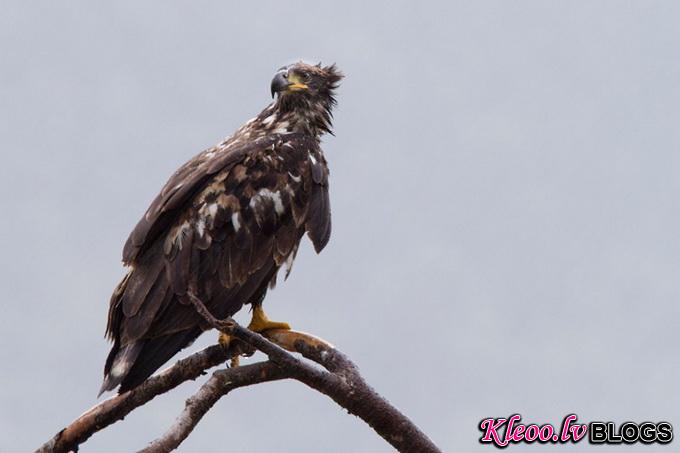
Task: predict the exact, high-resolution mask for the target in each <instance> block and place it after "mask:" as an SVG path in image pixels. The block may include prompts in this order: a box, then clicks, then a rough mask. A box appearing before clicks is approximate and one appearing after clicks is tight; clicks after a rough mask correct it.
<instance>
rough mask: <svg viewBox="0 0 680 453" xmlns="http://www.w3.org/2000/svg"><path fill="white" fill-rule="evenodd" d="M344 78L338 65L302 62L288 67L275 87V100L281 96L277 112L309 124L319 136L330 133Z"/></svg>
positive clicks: (276, 79)
mask: <svg viewBox="0 0 680 453" xmlns="http://www.w3.org/2000/svg"><path fill="white" fill-rule="evenodd" d="M342 77H343V75H342V73H341V72H340V71H339V70H338V69H337V68H336V66H335V65H334V64H333V65H330V66H321V64H318V65H310V64H307V63H303V62H298V63H294V64H291V65H289V66H284V67H283V68H281V69H279V70H278V71H277V73H276V74H275V75H274V79H273V80H272V83H271V92H272V97H273V96H276V95H278V99H277V100H276V104H275V108H276V109H277V110H279V111H280V112H281V113H291V114H292V115H294V116H296V117H299V118H298V119H300V120H305V121H307V122H309V123H310V124H309V126H310V127H311V129H313V130H315V131H316V132H330V127H331V118H332V114H331V109H332V108H333V106H334V105H335V93H334V92H335V89H336V88H337V87H338V82H340V80H341V79H342Z"/></svg>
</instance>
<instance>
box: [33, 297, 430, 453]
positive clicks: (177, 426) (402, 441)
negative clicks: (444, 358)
mask: <svg viewBox="0 0 680 453" xmlns="http://www.w3.org/2000/svg"><path fill="white" fill-rule="evenodd" d="M191 300H192V303H193V304H194V306H195V307H196V310H197V311H198V312H199V313H200V314H201V316H203V317H204V318H205V319H206V320H207V321H208V322H209V323H210V325H211V326H212V327H214V328H216V329H218V330H220V331H222V332H224V333H226V334H228V335H230V336H232V337H233V338H236V339H238V340H241V341H240V342H238V341H235V342H232V343H231V344H230V346H229V348H223V347H221V346H211V347H209V348H206V349H204V350H202V351H199V352H197V353H195V354H193V355H191V356H189V357H188V358H186V359H183V360H180V361H179V362H177V363H176V364H175V365H173V366H172V367H170V368H168V369H167V370H165V371H163V372H161V373H160V374H158V375H157V376H153V377H151V378H149V379H147V381H145V382H144V383H143V384H141V385H140V386H139V387H137V388H135V389H133V390H131V391H129V392H126V393H123V394H122V395H118V396H115V397H113V398H110V399H108V400H106V401H103V402H102V403H100V404H98V405H96V406H94V407H93V408H92V409H90V410H88V411H87V412H86V413H84V414H83V415H81V416H80V417H78V418H77V419H76V420H75V421H74V422H72V423H71V424H70V425H69V426H67V427H66V428H64V429H63V430H62V431H60V432H59V433H57V435H55V436H54V437H53V438H52V439H50V441H48V442H47V443H45V444H44V445H43V446H42V447H40V448H39V449H38V450H37V451H38V452H67V451H72V450H75V449H77V447H78V445H80V444H81V443H83V442H85V441H86V440H87V439H88V438H89V437H90V436H91V435H92V434H94V433H95V432H97V431H100V430H102V429H104V428H105V427H106V426H108V425H110V424H112V423H115V422H116V421H118V420H121V419H122V418H123V417H124V416H125V415H127V414H128V413H129V412H130V411H132V410H134V409H135V408H136V407H139V406H141V405H143V404H145V403H147V402H148V401H150V400H151V399H153V398H154V397H155V396H156V395H159V394H162V393H165V392H167V391H169V390H171V389H172V388H174V387H176V386H177V385H179V384H181V383H182V382H184V381H186V380H191V379H196V378H197V377H198V376H200V375H201V374H204V373H205V370H207V369H209V368H211V367H213V366H216V365H218V364H220V363H222V362H224V361H226V360H227V359H229V358H231V357H235V356H237V355H238V354H240V353H242V352H244V350H245V349H247V346H246V345H249V346H251V347H253V348H255V349H257V350H260V351H261V352H263V353H264V354H266V355H267V356H268V358H269V360H267V361H264V362H259V363H255V364H252V365H245V366H239V367H233V368H227V369H223V370H219V371H216V372H214V373H213V375H212V376H211V377H210V378H209V379H208V381H207V382H206V383H205V384H203V385H202V386H201V388H200V389H199V390H198V391H197V392H196V393H195V394H194V395H193V396H192V397H191V398H189V399H188V400H187V403H186V406H185V408H184V410H183V411H182V413H181V414H180V415H179V417H178V418H177V419H176V421H175V422H174V423H173V425H172V426H171V427H170V428H169V429H168V430H167V431H166V432H165V433H164V434H163V435H162V436H161V437H159V438H158V439H156V440H154V441H153V442H152V443H150V444H149V445H148V446H147V447H146V448H145V449H144V450H142V451H143V452H145V453H160V452H169V451H171V450H174V449H175V448H177V446H178V445H180V443H181V442H182V441H183V440H184V439H186V438H187V437H188V436H189V434H191V432H192V430H193V429H194V427H195V426H196V425H197V424H198V422H199V421H200V420H201V418H202V417H203V416H204V415H205V414H206V413H207V412H208V411H209V410H210V408H211V407H212V406H213V405H214V404H215V403H216V402H217V401H218V400H219V399H220V398H221V397H223V396H224V395H226V394H228V393H229V392H230V391H232V390H234V389H236V388H239V387H245V386H249V385H253V384H259V383H263V382H268V381H273V380H280V379H295V380H298V381H300V382H302V383H304V384H306V385H307V386H309V387H311V388H313V389H315V390H317V391H319V392H321V393H323V394H325V395H327V396H329V397H330V398H331V399H333V400H334V401H335V402H336V403H338V404H339V405H340V406H342V407H343V408H345V409H346V410H347V411H348V412H349V413H351V414H354V415H356V416H358V417H359V418H361V419H362V420H364V421H365V422H366V423H367V424H368V425H369V426H371V427H372V428H373V429H374V430H375V431H376V432H377V433H378V434H379V435H380V436H382V437H383V438H384V439H385V440H386V441H387V442H389V443H390V444H391V445H392V446H393V447H394V448H396V449H397V450H398V451H401V452H425V453H427V452H439V451H440V450H439V449H438V448H437V447H436V446H435V445H434V443H432V441H431V440H430V439H429V438H428V437H427V436H426V435H425V434H424V433H423V432H422V431H420V429H418V427H417V426H415V425H414V424H413V422H411V421H410V420H409V419H408V418H407V417H406V416H405V415H404V414H402V413H401V412H399V411H398V410H397V409H396V408H395V407H394V406H392V405H391V404H390V403H389V402H388V401H387V400H386V399H384V398H383V397H382V396H380V395H379V394H378V393H377V392H376V391H375V390H374V389H373V388H371V387H370V386H369V385H368V384H367V383H366V382H365V381H364V379H363V378H362V377H361V375H360V374H359V370H358V368H357V367H356V365H355V364H354V363H353V362H352V361H351V360H349V358H348V357H347V356H345V355H344V354H343V353H342V352H340V351H338V350H337V349H335V348H334V347H333V346H332V345H331V344H329V343H327V342H325V341H324V340H321V339H319V338H317V337H314V336H312V335H309V334H307V333H303V332H297V331H293V330H271V331H267V332H266V338H265V337H263V336H262V335H260V334H258V333H255V332H252V331H250V330H248V329H246V328H243V327H241V326H239V325H238V324H236V323H235V322H234V321H233V320H219V319H216V318H215V317H213V316H212V314H211V313H210V312H209V311H208V310H207V309H206V307H205V305H204V304H203V303H202V302H201V301H200V300H199V299H198V298H196V297H191ZM244 344H245V345H244ZM244 346H245V347H244ZM288 351H291V352H297V353H300V354H301V355H302V356H303V357H304V358H306V359H309V360H311V361H313V362H316V363H318V364H320V365H321V366H322V367H323V368H325V370H322V369H320V368H318V367H316V366H313V365H312V364H311V363H309V362H307V361H305V360H301V359H299V358H297V357H295V356H294V355H292V354H291V353H290V352H288Z"/></svg>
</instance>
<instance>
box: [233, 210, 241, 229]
mask: <svg viewBox="0 0 680 453" xmlns="http://www.w3.org/2000/svg"><path fill="white" fill-rule="evenodd" d="M231 224H232V225H234V231H236V232H238V230H239V229H240V228H241V222H240V221H239V218H238V212H235V213H233V214H232V215H231Z"/></svg>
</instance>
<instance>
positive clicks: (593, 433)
mask: <svg viewBox="0 0 680 453" xmlns="http://www.w3.org/2000/svg"><path fill="white" fill-rule="evenodd" d="M479 429H480V431H481V432H482V436H481V437H480V438H479V442H480V443H482V444H491V445H493V446H495V447H498V448H505V447H507V446H508V445H510V444H513V443H515V444H516V443H528V444H530V443H534V442H538V443H543V444H547V443H553V444H564V443H577V442H580V441H582V440H583V439H587V440H588V442H589V443H591V444H634V443H641V444H652V443H660V444H667V443H670V442H671V441H672V440H673V426H672V425H671V424H670V423H669V422H657V423H654V422H649V421H644V422H632V421H629V422H624V423H621V424H620V425H617V424H616V423H614V422H602V421H593V422H589V423H579V422H578V417H577V416H576V414H569V415H567V416H566V417H564V419H563V420H562V423H560V424H559V425H558V426H554V425H552V424H550V423H544V424H542V425H539V424H537V423H529V424H524V423H522V416H521V415H520V414H513V415H511V416H510V417H508V418H500V417H499V418H485V419H483V420H482V421H481V422H480V423H479Z"/></svg>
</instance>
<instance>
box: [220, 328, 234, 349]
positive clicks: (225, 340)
mask: <svg viewBox="0 0 680 453" xmlns="http://www.w3.org/2000/svg"><path fill="white" fill-rule="evenodd" d="M217 342H218V343H219V344H220V345H222V347H223V348H225V349H227V348H228V347H229V343H231V337H230V336H229V335H227V334H226V333H223V332H220V336H219V337H217Z"/></svg>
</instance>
